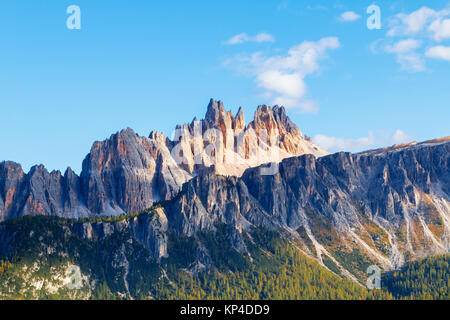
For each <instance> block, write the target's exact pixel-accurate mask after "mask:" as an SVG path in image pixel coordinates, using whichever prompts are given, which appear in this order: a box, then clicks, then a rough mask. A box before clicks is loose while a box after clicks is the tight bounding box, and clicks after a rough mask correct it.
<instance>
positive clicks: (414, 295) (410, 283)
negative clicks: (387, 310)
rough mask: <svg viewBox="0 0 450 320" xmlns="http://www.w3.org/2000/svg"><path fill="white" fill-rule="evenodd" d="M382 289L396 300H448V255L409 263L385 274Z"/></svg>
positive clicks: (449, 266) (449, 256) (449, 285)
mask: <svg viewBox="0 0 450 320" xmlns="http://www.w3.org/2000/svg"><path fill="white" fill-rule="evenodd" d="M383 288H384V289H385V290H387V291H389V292H390V293H391V294H392V295H393V296H394V297H395V298H397V299H418V300H449V299H450V255H448V254H447V255H443V256H434V257H429V258H427V259H424V260H421V261H415V262H411V263H408V264H407V265H405V266H404V267H403V268H402V269H401V270H399V271H393V272H389V273H386V274H385V275H384V278H383Z"/></svg>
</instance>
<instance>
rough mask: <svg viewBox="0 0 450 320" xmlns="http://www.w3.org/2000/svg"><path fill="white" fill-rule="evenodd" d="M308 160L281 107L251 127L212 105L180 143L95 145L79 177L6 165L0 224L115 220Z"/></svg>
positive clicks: (130, 139) (261, 111)
mask: <svg viewBox="0 0 450 320" xmlns="http://www.w3.org/2000/svg"><path fill="white" fill-rule="evenodd" d="M305 153H310V154H314V155H316V156H323V155H326V154H327V152H326V151H324V150H322V149H321V148H320V147H318V146H316V145H315V144H314V143H312V142H311V141H310V139H308V138H307V137H304V136H303V134H302V132H301V131H300V129H298V128H297V126H296V125H295V124H294V123H293V122H292V121H291V120H290V119H289V118H288V117H287V115H286V112H285V109H284V108H283V107H278V106H275V107H273V108H270V107H268V106H265V105H262V106H259V107H258V109H257V111H256V112H255V116H254V120H253V121H251V122H250V123H249V124H248V125H247V126H246V124H245V120H244V114H243V112H242V109H239V111H238V113H237V114H236V116H235V117H234V116H233V115H232V113H231V112H229V111H225V108H224V106H223V103H222V102H221V101H214V100H212V99H211V101H210V103H209V105H208V109H207V112H206V116H205V119H204V120H201V121H197V119H194V120H193V121H192V123H191V124H184V125H182V126H181V125H179V126H177V127H176V133H175V138H174V141H171V140H170V139H168V138H166V137H165V136H164V134H162V133H159V132H151V133H150V135H149V137H148V138H146V137H140V136H138V135H137V134H136V133H135V132H134V131H133V130H132V129H126V130H123V131H121V132H118V133H116V134H114V135H112V136H111V137H110V138H109V139H107V140H105V141H102V142H95V143H94V145H93V146H92V149H91V151H90V153H89V154H88V155H87V156H86V158H85V159H84V161H83V166H82V172H81V174H80V176H77V175H76V174H75V173H74V172H73V171H72V170H71V169H70V168H68V169H67V171H66V172H65V173H64V175H62V174H61V173H60V172H59V171H53V172H50V173H49V172H48V171H47V170H46V169H45V168H44V167H43V166H35V167H33V168H32V169H31V170H30V172H29V173H28V174H25V173H24V172H23V170H22V168H21V166H20V165H19V164H17V163H14V162H1V163H0V221H4V220H6V219H8V218H13V217H20V216H24V215H37V214H39V215H52V216H59V217H66V218H70V217H90V216H97V215H105V216H111V215H112V216H114V215H119V214H122V213H124V212H137V211H142V210H144V209H146V208H149V207H151V205H152V204H153V203H154V202H155V201H160V200H167V199H170V198H172V197H173V196H174V195H175V194H176V193H177V192H178V191H179V189H180V188H181V186H182V185H183V183H185V182H187V181H189V180H190V179H192V177H194V176H197V175H198V174H199V173H202V172H205V170H206V171H211V172H216V173H218V174H223V175H231V176H240V175H242V173H243V172H244V171H245V169H247V168H249V167H252V166H257V165H260V164H262V163H267V162H279V161H281V160H282V159H284V158H286V157H291V156H296V155H301V154H305Z"/></svg>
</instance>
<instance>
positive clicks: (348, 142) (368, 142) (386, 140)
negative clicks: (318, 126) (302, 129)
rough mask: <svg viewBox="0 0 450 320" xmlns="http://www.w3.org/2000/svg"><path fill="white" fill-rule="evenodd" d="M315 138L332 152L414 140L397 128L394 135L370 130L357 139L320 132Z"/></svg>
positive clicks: (365, 148)
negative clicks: (364, 135) (326, 134)
mask: <svg viewBox="0 0 450 320" xmlns="http://www.w3.org/2000/svg"><path fill="white" fill-rule="evenodd" d="M313 140H314V142H315V143H317V144H318V145H320V146H321V147H323V148H324V149H326V150H328V151H330V152H338V151H353V152H354V151H364V150H368V149H372V148H378V147H385V146H390V145H393V144H401V143H405V142H410V141H412V137H411V136H410V135H408V134H406V133H405V132H403V131H402V130H397V131H395V132H394V133H393V134H392V135H387V134H383V133H381V134H378V135H375V134H374V133H373V132H369V133H368V135H367V136H366V137H361V138H356V139H351V138H350V139H349V138H338V137H329V136H325V135H322V134H318V135H316V136H314V138H313Z"/></svg>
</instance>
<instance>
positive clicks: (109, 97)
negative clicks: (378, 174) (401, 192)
mask: <svg viewBox="0 0 450 320" xmlns="http://www.w3.org/2000/svg"><path fill="white" fill-rule="evenodd" d="M422 3H423V1H412V0H408V1H376V2H373V1H367V2H366V1H242V0H241V1H230V0H228V1H211V0H210V1H189V2H188V1H106V0H104V1H100V0H96V1H93V0H89V1H87V0H86V1H84V0H78V1H75V0H72V1H49V0H48V1H37V0H32V1H31V0H30V1H25V0H2V1H1V2H0V160H14V161H17V162H19V163H21V164H22V165H23V167H24V169H25V170H28V169H29V168H30V166H31V165H33V164H40V163H42V164H44V165H45V166H46V167H47V168H49V170H53V169H59V170H62V171H64V170H65V168H66V167H67V166H71V167H72V168H73V169H74V170H75V171H77V172H80V169H81V162H82V160H83V158H84V157H85V155H86V154H87V153H88V152H89V149H90V147H91V145H92V143H93V142H94V141H96V140H103V139H105V138H107V137H109V136H110V134H112V133H114V132H116V131H118V130H121V129H123V128H126V127H131V128H133V129H134V130H135V131H136V132H138V133H139V134H140V135H145V136H147V135H148V134H149V133H150V131H151V130H159V131H163V132H164V133H166V134H167V135H170V134H171V133H172V131H173V129H174V127H175V125H176V124H178V123H183V122H188V121H190V120H191V119H192V118H193V117H194V116H197V117H198V118H202V117H203V116H204V113H205V111H206V110H205V109H206V106H207V103H208V101H209V99H210V98H215V99H220V100H222V101H224V103H225V106H226V107H227V108H228V109H231V110H232V111H233V112H236V111H237V110H238V107H239V106H242V107H243V108H244V112H245V115H246V120H247V122H248V121H250V120H251V119H252V118H253V113H254V111H255V110H256V107H257V105H259V104H273V103H276V102H282V103H285V104H286V107H287V108H288V109H287V110H288V114H289V116H290V117H291V118H292V120H293V121H294V122H295V123H296V124H297V125H298V126H299V127H300V128H301V129H302V131H303V132H304V133H306V134H308V135H309V136H312V137H313V138H314V139H315V140H316V142H318V143H319V144H322V145H323V146H324V147H326V148H328V149H329V150H331V151H336V150H350V151H356V150H361V149H368V148H372V147H376V146H383V145H391V144H393V143H397V142H403V141H407V140H417V141H419V140H426V139H430V138H434V137H440V136H447V135H449V134H450V131H449V124H448V123H449V119H450V90H449V88H450V85H449V80H448V79H449V76H450V52H449V51H450V49H449V47H450V20H448V19H450V11H449V8H450V4H449V2H448V1H437V0H436V1H427V3H426V8H423V6H424V5H423V4H422ZM371 4H376V5H378V6H379V8H380V9H381V23H382V28H381V29H380V30H369V29H368V28H367V26H366V20H367V18H368V17H369V15H368V14H367V13H366V9H367V7H368V6H369V5H371ZM70 5H78V6H79V7H80V9H81V30H69V29H68V28H67V27H66V19H67V18H68V16H69V15H68V14H67V13H66V9H67V7H68V6H70ZM447 20H448V21H447Z"/></svg>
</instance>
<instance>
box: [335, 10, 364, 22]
mask: <svg viewBox="0 0 450 320" xmlns="http://www.w3.org/2000/svg"><path fill="white" fill-rule="evenodd" d="M360 18H361V15H359V14H357V13H356V12H353V11H346V12H344V13H342V14H341V15H340V16H339V18H338V20H339V21H341V22H353V21H356V20H358V19H360Z"/></svg>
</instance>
